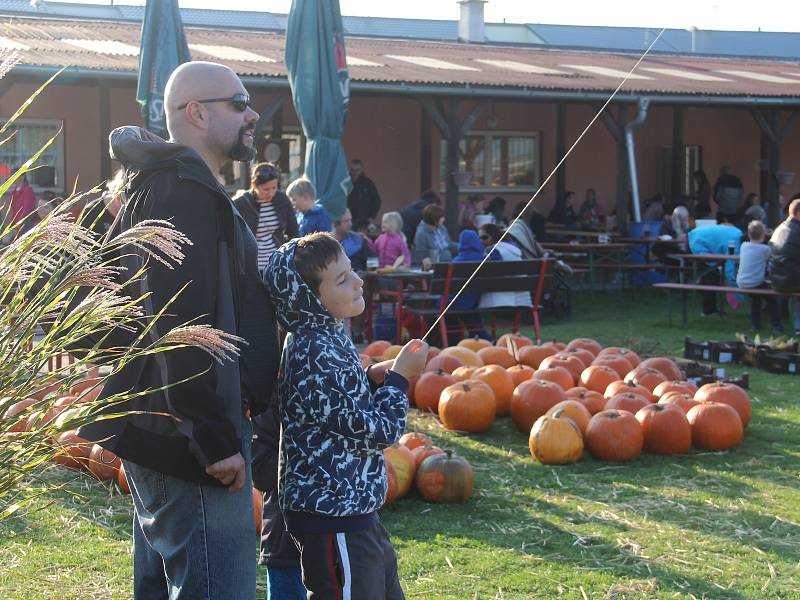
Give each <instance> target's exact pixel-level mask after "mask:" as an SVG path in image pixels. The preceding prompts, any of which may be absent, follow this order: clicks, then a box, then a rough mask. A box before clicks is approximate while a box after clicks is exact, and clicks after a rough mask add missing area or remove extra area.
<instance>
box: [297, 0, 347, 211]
mask: <svg viewBox="0 0 800 600" xmlns="http://www.w3.org/2000/svg"><path fill="white" fill-rule="evenodd" d="M286 68H287V70H288V77H289V85H290V86H291V88H292V99H293V101H294V106H295V110H296V111H297V116H298V117H299V119H300V122H301V124H302V126H303V133H304V134H305V136H306V140H307V144H306V175H307V176H308V178H309V179H310V180H311V181H312V183H313V184H314V186H315V187H316V188H317V197H318V198H319V200H320V202H321V203H322V205H323V206H324V207H325V209H326V210H327V211H328V214H329V215H330V216H331V218H333V219H337V218H339V217H340V216H341V215H342V214H343V213H344V211H345V209H346V208H347V195H348V194H349V193H350V189H351V188H352V184H351V181H350V174H349V172H348V170H347V161H346V159H345V156H344V149H343V148H342V142H341V137H342V130H343V129H344V122H345V118H346V117H347V106H348V103H349V101H350V76H349V75H348V73H347V60H346V55H345V50H344V34H343V30H342V16H341V13H340V12H339V1H338V0H293V2H292V8H291V10H290V12H289V23H288V26H287V29H286Z"/></svg>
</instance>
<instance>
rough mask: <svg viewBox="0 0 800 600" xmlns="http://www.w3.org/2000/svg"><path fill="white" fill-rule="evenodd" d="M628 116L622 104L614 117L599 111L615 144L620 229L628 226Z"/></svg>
mask: <svg viewBox="0 0 800 600" xmlns="http://www.w3.org/2000/svg"><path fill="white" fill-rule="evenodd" d="M598 110H599V108H598ZM627 118H628V107H627V106H626V105H624V104H622V105H620V106H619V108H618V109H617V116H616V118H615V117H614V115H612V114H611V112H609V111H603V112H602V113H600V120H602V121H603V124H604V125H605V126H606V129H608V132H609V133H610V134H611V137H612V138H613V139H614V142H616V145H617V194H616V195H617V201H616V211H617V227H618V228H619V230H620V231H625V230H626V229H627V228H628V205H629V204H630V198H629V197H628V149H627V148H626V146H625V121H626V120H627Z"/></svg>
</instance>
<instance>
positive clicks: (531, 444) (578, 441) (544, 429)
mask: <svg viewBox="0 0 800 600" xmlns="http://www.w3.org/2000/svg"><path fill="white" fill-rule="evenodd" d="M528 448H529V449H530V451H531V455H532V456H533V457H534V458H535V459H536V460H538V461H539V462H540V463H542V464H545V465H566V464H571V463H574V462H577V461H578V460H579V459H580V457H581V455H582V454H583V435H582V434H581V432H580V431H579V430H578V426H577V425H575V423H574V422H573V421H572V420H571V419H561V418H556V417H551V416H548V415H543V416H541V417H539V418H538V419H537V420H536V423H534V424H533V427H532V428H531V433H530V435H529V436H528Z"/></svg>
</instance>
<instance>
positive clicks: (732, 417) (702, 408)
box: [686, 400, 744, 451]
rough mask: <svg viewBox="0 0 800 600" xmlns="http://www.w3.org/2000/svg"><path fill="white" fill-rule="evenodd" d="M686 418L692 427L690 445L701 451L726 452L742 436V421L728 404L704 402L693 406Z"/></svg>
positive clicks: (739, 440) (737, 442)
mask: <svg viewBox="0 0 800 600" xmlns="http://www.w3.org/2000/svg"><path fill="white" fill-rule="evenodd" d="M686 418H687V419H688V421H689V424H690V425H691V426H692V444H693V445H694V446H695V447H697V448H702V449H703V450H711V451H719V450H728V449H730V448H733V447H735V446H738V445H739V444H740V443H741V441H742V437H743V436H744V427H743V426H742V419H741V418H740V417H739V413H738V412H736V409H734V408H733V407H732V406H730V405H728V404H722V403H720V402H712V401H710V400H706V401H703V402H700V403H698V404H697V406H693V407H692V408H691V410H689V412H688V413H686Z"/></svg>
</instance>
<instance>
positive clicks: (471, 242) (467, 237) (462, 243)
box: [458, 229, 484, 260]
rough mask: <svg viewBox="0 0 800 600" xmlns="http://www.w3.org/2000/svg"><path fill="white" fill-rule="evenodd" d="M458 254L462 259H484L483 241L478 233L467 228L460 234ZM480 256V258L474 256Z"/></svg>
mask: <svg viewBox="0 0 800 600" xmlns="http://www.w3.org/2000/svg"><path fill="white" fill-rule="evenodd" d="M458 254H459V256H461V257H463V258H462V260H483V256H484V251H483V243H482V242H481V239H480V238H479V237H478V234H477V233H476V232H475V231H473V230H472V229H465V230H464V231H462V232H461V235H459V236H458ZM475 256H480V258H477V259H475V258H472V257H475Z"/></svg>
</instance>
